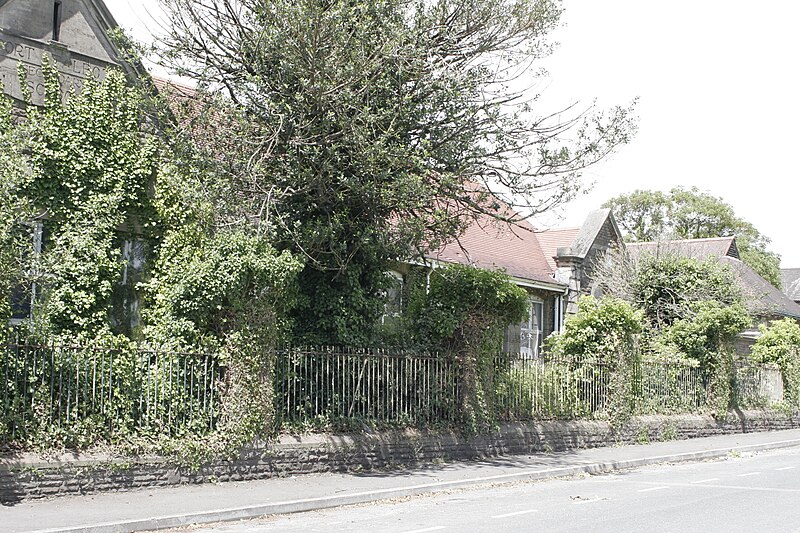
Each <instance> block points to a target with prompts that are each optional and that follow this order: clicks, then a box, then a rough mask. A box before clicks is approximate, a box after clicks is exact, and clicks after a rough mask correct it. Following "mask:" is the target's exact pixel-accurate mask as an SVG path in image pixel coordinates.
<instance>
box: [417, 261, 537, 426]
mask: <svg viewBox="0 0 800 533" xmlns="http://www.w3.org/2000/svg"><path fill="white" fill-rule="evenodd" d="M428 281H429V284H428V286H427V287H425V288H423V290H417V291H416V294H415V295H414V297H413V299H412V301H411V302H410V304H409V308H408V315H409V319H410V321H411V324H413V326H412V327H413V329H414V331H415V333H416V336H417V339H419V342H424V343H427V344H428V345H429V346H430V347H431V348H433V349H436V350H438V351H441V353H443V354H446V355H447V356H449V357H454V358H455V360H456V362H457V364H458V366H457V368H458V372H459V381H460V387H459V392H460V398H459V402H460V404H461V405H460V407H461V415H462V417H463V425H464V428H465V429H466V430H467V431H470V432H479V431H484V430H486V429H487V428H488V427H489V426H490V424H491V422H492V420H493V416H492V413H493V406H491V405H489V404H488V401H489V399H490V398H492V397H493V396H494V395H493V392H494V391H493V389H492V382H491V376H492V373H493V363H494V358H495V356H496V355H497V352H498V348H499V346H501V344H502V336H503V331H504V330H505V328H506V327H507V326H508V324H511V323H514V322H521V321H522V320H523V318H524V317H525V316H526V315H527V313H528V296H527V293H526V292H525V290H524V289H522V288H521V287H518V286H517V285H515V284H513V283H512V282H511V280H510V279H509V278H508V276H506V275H505V274H503V273H501V272H494V271H490V270H483V269H479V268H474V267H470V266H464V265H448V266H445V267H441V268H436V269H434V270H433V272H432V273H431V275H430V278H429V280H428ZM425 289H426V290H425Z"/></svg>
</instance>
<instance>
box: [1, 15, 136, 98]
mask: <svg viewBox="0 0 800 533" xmlns="http://www.w3.org/2000/svg"><path fill="white" fill-rule="evenodd" d="M117 27H118V26H117V23H116V21H115V20H114V18H113V17H112V16H111V13H110V12H109V11H108V8H107V7H106V5H105V3H104V2H103V1H102V0H0V41H2V46H0V81H2V84H3V91H4V92H5V94H7V95H9V96H11V98H12V99H14V100H15V101H16V102H17V103H20V104H21V103H22V102H23V101H24V99H25V93H26V92H28V93H29V94H30V96H31V99H32V100H33V103H34V104H40V103H41V102H42V98H43V96H44V77H43V74H42V63H43V62H44V61H45V57H46V56H47V57H49V58H50V59H51V60H52V62H53V63H52V64H53V65H54V66H55V68H56V69H57V70H58V73H59V77H60V79H61V88H62V91H63V92H64V93H65V94H66V93H67V92H68V91H70V90H76V91H79V90H80V88H81V87H82V86H83V83H84V82H85V81H86V80H87V79H89V78H97V79H102V78H103V77H104V76H105V72H106V70H107V69H108V68H109V67H111V66H116V67H119V68H121V69H123V70H124V71H125V72H127V73H128V75H129V76H130V77H131V78H134V77H139V75H141V74H142V73H143V70H142V68H141V66H139V65H133V64H130V63H128V62H126V61H123V60H121V54H120V52H119V50H118V47H117V46H116V45H115V42H114V39H113V35H114V32H115V31H116V28H117ZM20 74H22V76H20Z"/></svg>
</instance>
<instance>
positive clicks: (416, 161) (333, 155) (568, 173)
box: [160, 0, 635, 344]
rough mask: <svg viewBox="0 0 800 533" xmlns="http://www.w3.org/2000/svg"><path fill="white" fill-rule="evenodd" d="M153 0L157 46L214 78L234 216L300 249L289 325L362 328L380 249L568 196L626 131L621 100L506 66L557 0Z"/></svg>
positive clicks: (400, 254) (204, 79)
mask: <svg viewBox="0 0 800 533" xmlns="http://www.w3.org/2000/svg"><path fill="white" fill-rule="evenodd" d="M161 3H162V5H163V6H164V8H165V11H166V13H167V17H166V19H165V20H168V21H169V28H167V30H168V31H167V36H166V37H165V38H164V42H163V43H162V46H161V50H160V57H161V59H162V61H163V62H164V63H165V64H166V65H167V66H170V67H172V68H174V69H175V70H176V71H177V72H178V73H180V74H183V75H185V76H188V77H191V78H193V79H195V80H197V82H198V84H199V86H200V87H213V88H218V87H223V88H224V91H223V92H224V93H225V94H226V95H227V96H228V97H229V101H230V102H232V103H233V105H234V107H235V108H236V109H237V110H238V111H239V112H240V116H241V117H242V123H244V124H246V126H245V127H243V128H239V127H236V128H233V129H231V130H230V135H228V136H227V137H226V138H223V139H219V137H218V136H217V135H214V134H213V133H212V135H211V136H210V137H206V138H204V141H205V142H208V141H209V140H214V139H218V140H221V141H222V146H224V147H225V148H227V147H228V146H229V144H230V143H231V141H232V140H233V141H235V142H234V144H238V145H239V146H240V148H239V149H237V150H234V151H232V152H231V154H232V156H233V158H234V160H235V161H234V162H233V163H232V164H231V165H229V167H230V169H231V170H232V171H233V172H234V173H237V174H239V175H238V176H234V177H232V178H231V179H230V180H227V183H229V184H230V186H231V190H230V194H231V195H232V196H234V197H236V198H237V199H238V201H237V204H238V208H239V209H238V211H237V215H238V216H240V217H246V218H248V219H251V220H260V221H264V222H266V221H268V223H269V224H270V225H271V226H272V227H273V228H274V239H275V240H274V243H275V246H276V248H277V249H279V250H290V251H291V252H292V253H294V254H295V255H298V256H301V257H303V258H304V260H305V267H304V269H303V271H302V272H301V273H300V275H299V281H300V283H299V286H300V289H299V290H300V294H299V297H298V305H297V307H296V308H295V310H294V312H293V317H294V318H295V321H294V336H295V338H297V339H299V340H302V341H304V342H313V343H319V342H325V343H334V344H369V343H371V342H374V340H375V331H374V325H375V323H376V322H377V321H378V320H379V318H380V316H381V312H382V307H383V306H382V302H381V294H382V290H383V289H384V283H385V276H384V273H385V272H386V271H387V270H388V267H389V265H390V263H391V262H392V261H396V260H398V259H399V260H405V259H410V258H412V257H411V256H413V257H416V258H419V257H420V256H421V255H422V254H423V253H424V252H425V251H427V250H431V249H434V250H435V249H436V248H437V247H438V246H440V245H441V244H442V243H444V242H452V241H453V240H454V238H456V237H458V236H459V235H460V233H461V232H462V231H463V229H464V228H465V227H466V225H467V224H469V223H470V222H472V221H473V220H475V219H477V218H478V217H480V216H484V215H489V216H490V217H494V218H497V219H501V220H503V219H511V218H513V219H518V218H520V215H517V214H514V213H513V212H512V211H509V210H505V209H503V208H502V204H501V202H499V201H498V200H502V201H503V203H504V204H505V205H510V206H512V207H514V206H521V207H524V211H523V210H520V212H525V213H527V214H533V213H538V212H542V211H545V210H547V209H549V208H551V207H553V206H554V205H558V204H561V203H563V202H565V201H568V200H569V199H570V198H572V197H574V195H575V194H576V192H577V191H578V190H580V189H581V188H582V184H581V181H580V175H581V173H582V171H583V169H584V168H586V167H587V166H589V165H591V164H593V163H595V162H597V161H598V160H600V159H602V158H604V157H605V156H606V155H608V154H609V153H611V152H613V151H614V150H615V149H616V148H617V147H618V146H620V145H622V144H624V143H626V142H627V141H628V140H629V139H630V138H631V136H632V134H633V133H634V130H635V124H634V120H633V117H632V111H631V109H630V108H623V107H618V108H614V109H611V110H609V111H607V112H602V111H597V110H594V109H586V110H585V111H584V112H581V111H575V112H573V110H572V109H568V110H563V111H562V112H561V113H554V111H555V110H552V109H546V110H545V109H538V108H537V107H536V105H535V102H536V99H535V98H533V95H532V94H529V93H527V92H526V91H525V90H526V89H527V87H525V86H524V83H520V81H521V76H520V74H521V73H522V72H525V73H526V74H527V73H533V72H535V71H536V69H535V64H536V62H537V61H538V60H540V59H541V58H542V57H544V56H546V55H547V54H549V52H550V50H551V44H550V43H549V42H548V35H549V33H550V32H551V31H552V30H553V29H554V28H555V27H556V26H557V24H558V21H559V18H560V15H561V11H562V8H561V5H560V2H558V1H553V0H471V1H469V2H466V3H464V2H454V1H452V0H435V1H432V2H406V1H396V0H378V1H338V0H337V1H333V2H319V1H318V0H274V1H270V2H263V1H261V0H243V1H242V0H236V1H233V0H213V1H205V0H203V1H201V0H162V2H161ZM533 81H534V77H532V78H531V83H533ZM512 87H519V88H521V89H522V90H521V91H517V90H514V89H512ZM213 101H214V99H209V102H213ZM216 115H217V113H215V112H213V111H212V112H211V113H209V114H208V116H209V118H210V119H211V120H212V121H216ZM562 118H563V120H562ZM209 129H213V128H208V127H201V128H200V131H202V132H207V131H208V130H209ZM219 152H220V153H224V152H225V150H220V151H219ZM225 157H227V156H225ZM526 216H527V215H526Z"/></svg>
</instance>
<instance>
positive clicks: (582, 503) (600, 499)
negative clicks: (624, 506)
mask: <svg viewBox="0 0 800 533" xmlns="http://www.w3.org/2000/svg"><path fill="white" fill-rule="evenodd" d="M607 499H608V498H594V499H592V500H578V501H574V502H572V503H574V504H575V505H584V504H587V503H597V502H602V501H603V500H607Z"/></svg>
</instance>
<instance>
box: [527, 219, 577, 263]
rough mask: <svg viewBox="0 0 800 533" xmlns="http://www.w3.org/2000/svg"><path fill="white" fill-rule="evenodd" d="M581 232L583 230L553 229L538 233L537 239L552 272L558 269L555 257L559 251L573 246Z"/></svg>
mask: <svg viewBox="0 0 800 533" xmlns="http://www.w3.org/2000/svg"><path fill="white" fill-rule="evenodd" d="M580 230H581V228H563V229H559V228H553V229H546V230H542V231H537V232H536V239H537V240H538V241H539V245H540V246H541V248H542V253H543V254H544V258H545V260H546V261H547V265H548V266H549V267H550V269H551V270H552V271H555V269H556V260H555V257H556V253H557V252H558V249H559V248H565V247H570V246H572V243H573V242H574V241H575V237H577V236H578V232H580Z"/></svg>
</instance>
